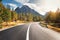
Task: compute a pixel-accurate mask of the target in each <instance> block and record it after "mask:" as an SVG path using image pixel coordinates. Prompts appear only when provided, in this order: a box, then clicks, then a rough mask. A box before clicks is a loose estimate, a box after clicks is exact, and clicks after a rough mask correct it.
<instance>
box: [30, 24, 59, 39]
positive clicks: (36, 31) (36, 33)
mask: <svg viewBox="0 0 60 40" xmlns="http://www.w3.org/2000/svg"><path fill="white" fill-rule="evenodd" d="M29 40H60V35H59V33H57V32H55V31H53V30H50V29H47V28H44V27H41V26H40V25H39V24H37V23H33V24H32V25H31V27H30V31H29Z"/></svg>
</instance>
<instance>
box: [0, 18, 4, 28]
mask: <svg viewBox="0 0 60 40" xmlns="http://www.w3.org/2000/svg"><path fill="white" fill-rule="evenodd" d="M2 22H3V20H2V17H0V28H2Z"/></svg>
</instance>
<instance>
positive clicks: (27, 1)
mask: <svg viewBox="0 0 60 40" xmlns="http://www.w3.org/2000/svg"><path fill="white" fill-rule="evenodd" d="M4 2H5V3H10V5H13V6H17V5H18V6H21V4H24V5H28V6H30V7H31V8H32V9H35V10H36V11H38V12H39V13H40V14H42V15H45V12H48V11H50V10H51V11H54V12H55V11H56V10H57V8H60V0H13V1H12V0H3V3H4ZM11 3H12V4H11ZM19 3H20V4H19Z"/></svg>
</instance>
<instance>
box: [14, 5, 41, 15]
mask: <svg viewBox="0 0 60 40" xmlns="http://www.w3.org/2000/svg"><path fill="white" fill-rule="evenodd" d="M15 11H16V12H17V13H25V14H27V13H32V14H33V15H36V16H42V15H41V14H39V13H38V12H37V11H35V10H34V9H31V8H30V7H29V6H27V5H23V6H22V7H21V8H19V7H17V8H16V9H15Z"/></svg>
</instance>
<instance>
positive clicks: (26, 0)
mask: <svg viewBox="0 0 60 40" xmlns="http://www.w3.org/2000/svg"><path fill="white" fill-rule="evenodd" d="M15 1H17V2H20V3H27V2H29V0H15Z"/></svg>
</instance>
